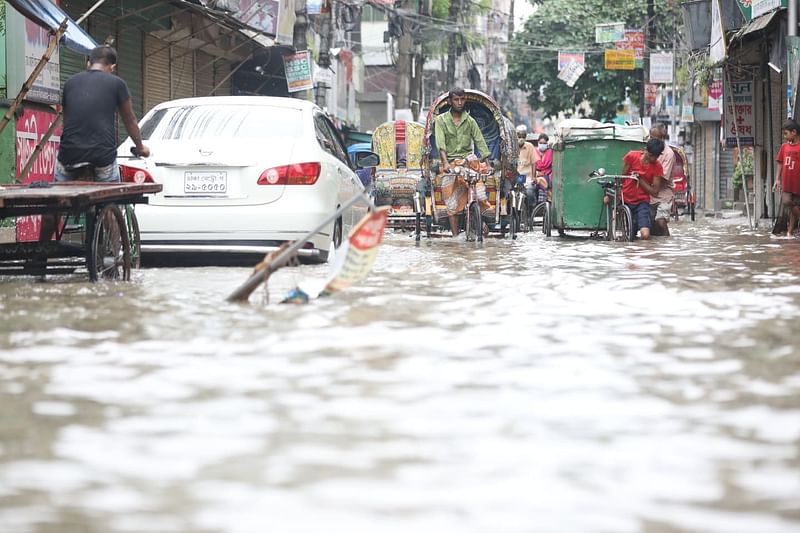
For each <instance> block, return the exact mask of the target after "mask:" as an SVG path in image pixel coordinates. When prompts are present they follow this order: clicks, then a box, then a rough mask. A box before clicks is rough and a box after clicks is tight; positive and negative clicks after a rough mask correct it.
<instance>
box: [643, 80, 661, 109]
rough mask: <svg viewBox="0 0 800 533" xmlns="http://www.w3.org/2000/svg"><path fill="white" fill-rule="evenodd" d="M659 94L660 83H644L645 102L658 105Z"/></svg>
mask: <svg viewBox="0 0 800 533" xmlns="http://www.w3.org/2000/svg"><path fill="white" fill-rule="evenodd" d="M657 96H658V85H657V84H655V83H646V84H645V85H644V103H646V104H647V105H656V97H657Z"/></svg>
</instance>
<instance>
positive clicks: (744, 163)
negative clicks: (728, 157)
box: [731, 147, 754, 189]
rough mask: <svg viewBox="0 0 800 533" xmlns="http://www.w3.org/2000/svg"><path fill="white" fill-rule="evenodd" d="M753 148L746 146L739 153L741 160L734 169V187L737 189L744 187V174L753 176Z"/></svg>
mask: <svg viewBox="0 0 800 533" xmlns="http://www.w3.org/2000/svg"><path fill="white" fill-rule="evenodd" d="M753 165H754V161H753V149H752V148H749V147H745V148H743V149H742V153H741V154H740V155H739V161H738V162H737V163H736V167H735V168H734V169H733V178H732V179H731V181H732V182H733V187H734V188H736V189H741V188H742V181H743V179H744V176H752V175H753V172H754V166H753Z"/></svg>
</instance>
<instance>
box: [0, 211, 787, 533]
mask: <svg viewBox="0 0 800 533" xmlns="http://www.w3.org/2000/svg"><path fill="white" fill-rule="evenodd" d="M673 233H674V235H676V237H675V238H672V239H656V240H655V241H652V242H635V243H631V244H621V243H620V244H609V243H605V242H597V241H588V240H581V239H559V238H557V237H554V238H552V239H545V238H544V237H543V236H542V235H541V234H538V233H537V234H526V235H524V236H522V237H521V239H520V240H519V241H517V242H511V241H509V240H505V241H502V240H493V239H492V240H489V241H487V242H486V243H485V244H484V245H482V246H479V245H476V244H474V243H466V242H464V241H463V237H462V239H459V240H450V239H435V240H431V241H426V240H425V239H423V242H422V243H420V244H419V245H416V244H415V242H414V240H413V239H412V238H410V237H409V236H408V235H404V234H393V235H389V236H388V237H387V238H386V240H385V241H384V245H383V246H382V248H381V250H380V253H379V255H378V259H377V262H376V264H375V267H374V269H373V273H372V275H371V276H370V277H369V278H368V279H367V280H366V281H365V282H364V283H363V284H361V285H360V286H358V287H355V288H351V289H349V290H347V291H345V292H343V293H340V294H338V295H335V296H333V297H331V298H327V299H323V300H317V301H313V302H311V303H310V304H309V305H306V306H289V305H278V304H277V303H276V302H277V301H278V300H279V299H280V297H282V296H283V294H285V293H286V291H287V290H288V289H290V288H291V287H292V286H294V284H295V283H297V282H299V281H302V280H304V279H306V278H308V277H317V278H322V277H324V275H325V273H326V270H327V266H325V265H322V266H302V267H298V268H291V269H284V270H282V271H280V272H279V273H277V274H276V275H275V276H274V277H273V279H272V281H271V282H270V290H271V298H272V302H273V303H272V304H271V305H269V306H267V307H262V306H261V305H259V300H260V298H261V292H258V293H257V294H255V295H253V296H252V297H251V302H252V303H251V304H250V305H237V304H228V303H225V301H224V300H225V297H226V296H227V295H228V294H229V293H230V292H231V291H232V290H233V289H234V288H236V287H237V286H238V285H239V284H241V283H242V282H243V281H244V280H245V279H246V277H247V276H248V274H249V269H248V268H240V267H201V268H148V269H144V270H140V271H138V272H135V273H134V281H133V282H132V283H128V284H126V283H117V284H114V283H100V284H96V285H91V284H89V283H87V282H85V281H84V278H82V277H74V278H69V279H61V280H52V281H48V282H46V283H40V282H37V281H35V280H33V279H32V278H20V279H8V278H6V279H4V280H2V282H0V310H1V311H2V313H3V316H4V320H3V322H2V324H1V325H0V531H2V532H3V533H40V532H47V533H51V532H53V533H54V532H60V533H73V532H103V533H122V532H126V533H127V532H145V531H146V532H176V533H177V532H202V533H206V532H208V533H212V532H226V533H227V532H232V533H240V532H241V533H250V532H263V531H273V532H276V533H288V532H301V531H302V532H312V531H323V530H324V531H332V532H347V533H356V532H358V533H360V532H364V533H387V532H392V533H394V532H402V533H408V532H416V533H422V532H424V533H434V532H435V533H440V532H459V533H467V532H469V533H487V532H492V533H494V532H502V533H506V532H509V533H511V532H514V533H516V532H520V533H521V532H534V531H535V532H539V531H541V532H551V531H568V532H584V531H585V532H638V531H646V532H665V533H666V532H675V531H714V532H726V533H728V532H787V533H788V532H796V531H798V530H800V475H798V471H799V470H798V469H799V468H800V349H798V348H800V341H799V340H798V335H799V334H800V327H799V326H798V324H800V280H799V279H798V274H800V241H787V240H779V239H774V238H772V237H771V236H770V235H769V234H768V229H767V228H762V229H760V230H756V231H753V232H751V231H749V230H747V228H746V221H743V220H741V219H736V220H721V219H714V220H699V219H698V222H697V223H696V224H692V223H689V222H682V223H679V224H677V225H675V226H673Z"/></svg>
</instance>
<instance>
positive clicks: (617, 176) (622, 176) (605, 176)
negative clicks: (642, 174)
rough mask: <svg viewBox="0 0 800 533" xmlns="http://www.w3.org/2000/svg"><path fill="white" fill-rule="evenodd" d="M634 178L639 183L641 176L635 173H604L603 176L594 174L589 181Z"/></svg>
mask: <svg viewBox="0 0 800 533" xmlns="http://www.w3.org/2000/svg"><path fill="white" fill-rule="evenodd" d="M621 179H625V180H634V181H636V182H637V183H638V181H639V176H636V175H634V174H603V175H602V176H592V177H590V178H589V181H595V180H597V181H601V180H621Z"/></svg>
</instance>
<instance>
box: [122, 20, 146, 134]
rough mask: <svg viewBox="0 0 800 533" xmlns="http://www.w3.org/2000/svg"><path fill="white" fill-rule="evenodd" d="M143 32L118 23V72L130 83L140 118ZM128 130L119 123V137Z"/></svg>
mask: <svg viewBox="0 0 800 533" xmlns="http://www.w3.org/2000/svg"><path fill="white" fill-rule="evenodd" d="M142 43H143V36H142V32H141V31H140V30H138V29H136V28H129V27H124V26H123V25H122V24H121V23H118V24H117V54H118V58H117V73H118V74H119V76H120V77H121V78H122V79H123V80H125V83H127V84H128V90H129V91H130V93H131V104H133V114H134V115H136V119H137V120H139V119H141V118H142V116H143V115H144V113H143V109H142V107H143V106H142V99H143V83H142V76H143V72H142V69H143V64H142V63H143V61H142ZM127 136H128V132H127V131H125V125H124V124H120V125H119V139H120V140H122V139H125V138H126V137H127Z"/></svg>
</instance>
